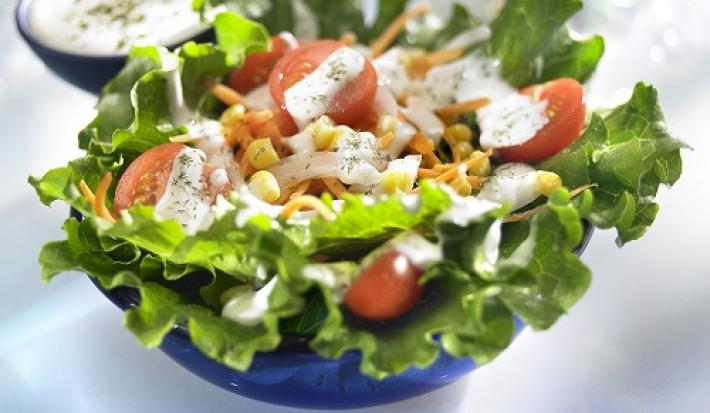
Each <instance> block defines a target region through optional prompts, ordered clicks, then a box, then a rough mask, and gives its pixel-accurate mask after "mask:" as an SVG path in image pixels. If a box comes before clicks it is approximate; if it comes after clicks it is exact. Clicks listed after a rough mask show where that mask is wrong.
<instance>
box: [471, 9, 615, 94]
mask: <svg viewBox="0 0 710 413" xmlns="http://www.w3.org/2000/svg"><path fill="white" fill-rule="evenodd" d="M581 8H582V2H581V0H550V1H545V2H539V1H535V0H508V1H507V2H506V4H505V6H504V7H503V10H502V11H501V13H500V15H499V16H498V17H497V18H496V19H495V20H494V21H493V22H492V23H491V37H490V39H489V40H488V41H486V43H485V44H484V45H483V50H484V51H485V52H486V53H487V54H488V55H489V56H490V57H492V58H494V59H497V60H499V62H500V69H499V70H500V74H501V76H502V77H503V78H504V79H505V80H507V81H508V83H510V84H511V85H513V86H515V87H523V86H528V85H531V84H535V83H542V82H545V81H548V80H552V79H555V78H557V77H561V76H570V77H574V78H576V79H577V80H579V81H580V82H584V81H585V80H586V79H587V78H589V76H590V75H591V74H592V72H593V71H594V69H595V68H596V66H597V63H598V61H599V59H600V58H601V55H602V53H603V52H604V41H603V39H602V38H601V37H599V36H594V37H592V38H590V39H587V40H574V39H572V37H571V36H570V34H569V31H568V30H567V28H565V27H564V25H565V22H566V21H567V20H568V19H569V18H570V17H571V16H572V15H573V14H574V13H576V12H577V11H578V10H579V9H581Z"/></svg>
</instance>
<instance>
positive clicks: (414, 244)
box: [392, 231, 444, 269]
mask: <svg viewBox="0 0 710 413" xmlns="http://www.w3.org/2000/svg"><path fill="white" fill-rule="evenodd" d="M392 247H393V248H394V249H395V250H396V251H397V252H399V253H400V254H402V255H404V256H405V257H407V259H408V260H409V261H411V263H412V264H413V265H414V266H415V267H417V268H421V269H425V268H426V267H427V266H428V265H429V264H432V263H435V262H438V261H441V260H442V259H443V257H444V252H443V251H442V247H441V245H439V244H435V243H433V242H430V241H429V240H427V239H426V238H424V237H422V236H421V235H419V233H417V232H416V231H408V232H405V233H404V234H402V235H400V236H398V237H397V238H396V239H395V240H393V241H392Z"/></svg>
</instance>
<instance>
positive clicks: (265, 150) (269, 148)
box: [247, 138, 279, 169]
mask: <svg viewBox="0 0 710 413" xmlns="http://www.w3.org/2000/svg"><path fill="white" fill-rule="evenodd" d="M247 159H249V163H250V164H251V166H253V167H254V168H256V169H267V168H269V167H271V166H273V165H274V164H275V163H276V162H278V161H279V155H277V154H276V150H274V145H272V144H271V139H270V138H262V139H257V140H255V141H253V142H252V143H250V144H249V146H248V147H247Z"/></svg>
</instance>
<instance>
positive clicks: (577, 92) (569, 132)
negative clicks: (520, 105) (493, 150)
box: [498, 78, 586, 164]
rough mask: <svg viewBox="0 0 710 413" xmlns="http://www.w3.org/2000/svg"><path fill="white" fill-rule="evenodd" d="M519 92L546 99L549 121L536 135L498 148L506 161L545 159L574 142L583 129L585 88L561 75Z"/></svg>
mask: <svg viewBox="0 0 710 413" xmlns="http://www.w3.org/2000/svg"><path fill="white" fill-rule="evenodd" d="M520 93H522V94H525V95H529V96H532V97H533V99H534V100H536V101H543V100H546V101H547V109H546V111H545V114H546V116H547V117H548V119H549V122H548V123H547V124H546V125H545V126H544V127H543V128H542V129H540V130H539V131H538V132H537V133H536V134H535V136H534V137H533V138H532V139H530V140H529V141H527V142H525V143H523V144H522V145H516V146H510V147H507V148H500V149H499V150H498V153H499V155H500V157H501V159H503V160H504V161H505V162H525V163H529V164H534V163H538V162H541V161H544V160H545V159H547V158H549V157H550V156H552V155H554V154H556V153H558V152H560V151H561V150H562V149H564V148H566V147H567V146H568V145H569V144H571V143H572V142H574V141H575V140H576V139H577V138H578V137H579V135H580V134H581V132H582V129H583V128H584V118H585V115H586V109H585V105H584V89H583V88H582V85H581V84H580V83H579V82H578V81H576V80H575V79H570V78H561V79H557V80H553V81H550V82H547V83H545V84H542V85H536V86H531V87H528V88H525V89H523V90H522V91H521V92H520Z"/></svg>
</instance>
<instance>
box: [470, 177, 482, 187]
mask: <svg viewBox="0 0 710 413" xmlns="http://www.w3.org/2000/svg"><path fill="white" fill-rule="evenodd" d="M466 180H467V181H468V184H469V185H471V188H480V187H481V184H483V181H484V180H485V179H484V178H481V177H480V176H467V177H466Z"/></svg>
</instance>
